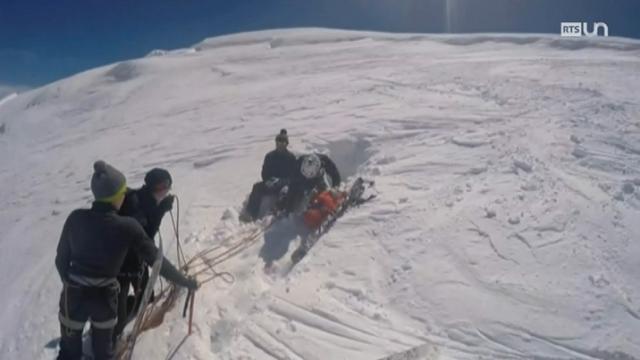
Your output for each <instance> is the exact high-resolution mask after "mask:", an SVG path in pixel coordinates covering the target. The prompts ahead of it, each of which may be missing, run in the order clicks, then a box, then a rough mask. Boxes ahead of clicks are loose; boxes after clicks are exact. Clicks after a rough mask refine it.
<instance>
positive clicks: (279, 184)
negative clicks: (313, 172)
mask: <svg viewBox="0 0 640 360" xmlns="http://www.w3.org/2000/svg"><path fill="white" fill-rule="evenodd" d="M264 184H265V185H266V186H267V189H281V188H283V187H285V186H287V185H289V179H283V178H277V177H272V178H271V179H269V180H267V181H265V182H264Z"/></svg>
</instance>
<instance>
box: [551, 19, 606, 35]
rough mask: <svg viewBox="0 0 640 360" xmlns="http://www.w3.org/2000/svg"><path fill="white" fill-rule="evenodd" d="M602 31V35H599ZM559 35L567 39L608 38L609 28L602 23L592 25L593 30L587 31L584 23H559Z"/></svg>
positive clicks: (586, 25)
mask: <svg viewBox="0 0 640 360" xmlns="http://www.w3.org/2000/svg"><path fill="white" fill-rule="evenodd" d="M600 30H602V35H600ZM560 35H561V36H569V37H581V36H609V27H608V26H607V24H605V23H603V22H597V23H593V29H592V30H591V31H589V25H588V24H587V23H586V22H562V23H560Z"/></svg>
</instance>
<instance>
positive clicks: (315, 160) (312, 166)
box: [300, 154, 322, 179]
mask: <svg viewBox="0 0 640 360" xmlns="http://www.w3.org/2000/svg"><path fill="white" fill-rule="evenodd" d="M300 172H301V173H302V176H304V177H305V178H307V179H313V178H316V177H318V176H320V175H321V174H322V162H321V161H320V158H319V157H318V155H316V154H311V155H306V156H304V157H303V158H302V164H301V165H300Z"/></svg>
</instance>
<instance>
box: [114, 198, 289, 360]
mask: <svg viewBox="0 0 640 360" xmlns="http://www.w3.org/2000/svg"><path fill="white" fill-rule="evenodd" d="M175 199H176V216H175V218H174V216H173V211H171V212H170V216H171V224H172V226H173V232H174V235H175V238H176V256H177V259H178V262H177V263H178V268H179V269H180V270H181V271H183V272H184V273H185V274H186V275H188V276H190V277H194V278H196V279H197V278H203V277H204V279H203V280H200V281H198V283H199V285H200V286H201V287H202V286H203V285H205V284H207V283H209V282H211V281H213V280H215V279H217V278H220V279H221V280H222V281H224V282H225V283H227V284H233V283H234V282H235V277H234V276H233V274H231V273H229V272H226V271H222V272H219V271H216V270H215V267H216V266H218V265H220V264H222V263H224V262H225V261H227V260H229V259H231V258H233V257H234V256H236V255H238V254H240V253H242V252H243V251H245V250H247V249H248V248H250V247H251V246H253V245H254V244H255V243H256V242H258V241H259V240H260V238H261V236H262V235H263V234H264V232H265V231H267V230H268V229H269V227H271V225H273V223H275V221H276V219H277V216H272V217H271V218H270V219H269V220H267V222H266V223H264V225H263V226H258V227H256V228H255V229H253V231H252V232H251V233H250V234H248V235H247V236H244V237H242V238H241V239H238V240H237V241H236V242H234V243H232V244H231V245H230V246H226V247H225V246H222V245H216V246H213V247H210V248H207V249H204V250H202V251H200V252H198V253H196V254H195V255H194V256H193V257H191V258H190V259H188V260H187V258H186V256H185V254H184V251H183V249H182V244H181V241H180V200H179V198H178V197H177V196H176V197H175ZM158 236H159V237H160V239H162V236H161V235H160V233H158ZM225 240H230V239H229V238H228V239H225ZM223 242H226V241H223ZM181 292H182V288H181V287H179V286H176V285H175V284H173V283H169V284H168V286H166V287H161V289H160V292H159V293H158V294H157V295H156V296H155V301H154V302H153V303H151V304H149V305H147V306H146V307H145V308H144V309H140V311H141V312H142V314H140V315H139V316H142V321H141V326H140V327H139V329H134V331H132V332H131V333H130V334H128V338H127V339H129V338H130V337H133V339H137V338H138V337H139V336H140V334H142V333H143V332H145V331H148V330H151V329H154V328H157V327H158V326H160V325H161V324H162V323H163V321H164V316H165V315H166V314H167V313H168V312H169V311H171V310H172V309H173V308H174V307H175V305H176V303H177V301H178V299H179V298H180V294H181ZM194 298H195V292H192V291H189V292H188V293H187V297H186V299H185V304H184V308H183V314H182V315H183V317H186V315H187V309H188V310H189V323H188V332H187V335H186V336H185V338H184V339H182V341H181V342H180V343H179V344H178V346H177V347H176V348H175V349H174V350H172V351H171V353H170V354H169V355H168V356H167V359H171V358H173V357H174V356H175V354H176V353H177V352H178V350H179V349H180V347H181V346H182V345H183V344H184V343H185V341H186V338H187V337H188V336H189V335H191V333H192V320H193V312H194ZM125 345H126V342H125V341H120V342H119V343H118V346H117V347H116V354H117V359H119V360H126V359H127V356H131V354H126V352H127V351H126V346H125Z"/></svg>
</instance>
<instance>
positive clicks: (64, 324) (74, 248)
mask: <svg viewBox="0 0 640 360" xmlns="http://www.w3.org/2000/svg"><path fill="white" fill-rule="evenodd" d="M93 167H94V173H93V176H92V178H91V191H92V192H93V195H94V197H95V201H94V202H93V204H92V206H91V209H78V210H75V211H73V212H72V213H71V214H70V215H69V217H68V218H67V220H66V222H65V224H64V227H63V229H62V235H61V236H60V241H59V243H58V249H57V255H56V260H55V263H56V268H57V270H58V273H59V274H60V278H61V279H62V282H63V289H62V294H61V295H60V313H59V320H60V331H61V340H60V352H59V354H58V360H80V359H81V358H82V330H83V328H84V326H85V323H86V322H87V321H90V323H91V342H92V345H93V346H92V348H93V353H94V358H95V359H96V360H107V359H113V357H114V349H113V345H114V344H113V341H112V334H113V328H114V326H115V325H116V323H117V307H118V292H119V285H118V280H117V276H118V273H119V271H120V269H121V267H122V264H123V262H124V258H125V256H126V254H127V252H128V251H129V249H133V250H134V251H135V252H136V253H137V254H138V255H139V256H140V257H141V258H142V259H144V261H146V262H147V263H153V262H154V260H155V259H156V258H157V256H158V248H156V246H155V244H154V242H153V240H152V239H151V238H149V236H147V234H146V233H145V231H144V229H143V228H142V226H141V225H140V224H139V223H138V222H137V221H136V220H135V219H133V218H129V217H123V216H120V215H118V214H117V211H118V210H119V209H120V207H121V206H122V203H123V201H124V196H125V192H126V189H127V186H126V179H125V177H124V175H123V174H122V173H121V172H120V171H118V170H116V169H115V168H114V167H112V166H110V165H108V164H107V163H105V162H104V161H97V162H96V163H95V164H94V166H93ZM160 275H162V276H163V277H165V278H166V279H167V280H169V281H172V282H174V283H176V284H177V285H180V286H184V287H187V288H189V289H194V290H195V289H197V287H198V283H197V282H196V281H195V280H193V279H189V278H186V277H185V276H184V275H182V274H181V273H180V272H179V271H178V270H177V269H176V268H175V267H174V266H173V265H172V264H171V263H170V262H169V261H168V260H167V259H166V258H164V259H163V262H162V268H161V270H160Z"/></svg>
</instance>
